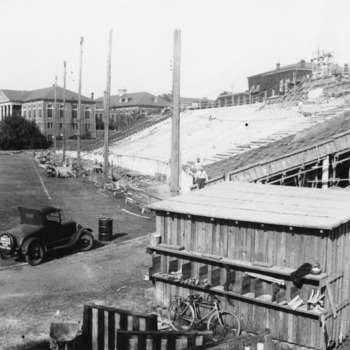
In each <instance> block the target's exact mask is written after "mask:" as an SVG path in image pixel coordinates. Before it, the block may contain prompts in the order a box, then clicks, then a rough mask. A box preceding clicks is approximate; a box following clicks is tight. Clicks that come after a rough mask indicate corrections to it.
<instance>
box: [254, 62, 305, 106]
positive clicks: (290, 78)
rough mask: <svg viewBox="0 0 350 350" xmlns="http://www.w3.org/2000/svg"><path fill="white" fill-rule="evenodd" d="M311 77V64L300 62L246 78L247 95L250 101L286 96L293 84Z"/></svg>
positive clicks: (278, 65)
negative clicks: (249, 96)
mask: <svg viewBox="0 0 350 350" xmlns="http://www.w3.org/2000/svg"><path fill="white" fill-rule="evenodd" d="M311 76H312V64H311V63H309V62H306V61H305V60H301V61H300V62H298V63H294V64H290V65H288V66H282V67H281V65H280V63H277V64H276V68H275V69H273V70H270V71H267V72H264V73H259V74H256V75H252V76H250V77H248V86H249V90H248V93H249V95H251V98H250V99H251V100H256V99H257V98H259V97H260V98H268V97H271V96H275V95H284V94H286V93H287V92H288V91H289V90H290V89H291V87H292V86H294V84H298V83H300V82H301V81H302V80H305V79H307V78H310V77H311Z"/></svg>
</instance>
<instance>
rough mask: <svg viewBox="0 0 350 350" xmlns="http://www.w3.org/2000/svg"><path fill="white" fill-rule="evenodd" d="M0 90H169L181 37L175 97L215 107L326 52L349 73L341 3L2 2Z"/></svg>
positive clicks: (349, 8)
mask: <svg viewBox="0 0 350 350" xmlns="http://www.w3.org/2000/svg"><path fill="white" fill-rule="evenodd" d="M0 6H1V16H0V31H1V34H2V35H1V41H0V42H1V50H0V89H12V90H35V89H40V88H45V87H49V86H51V85H53V84H54V83H55V77H56V76H57V83H58V85H59V86H63V76H64V68H63V62H64V61H66V62H67V76H66V77H67V78H66V87H67V89H69V90H73V91H76V92H78V89H79V61H80V38H81V37H83V38H84V41H83V55H82V94H83V95H85V96H88V97H90V96H91V93H92V92H93V93H94V96H95V98H97V97H101V96H103V92H104V91H105V90H106V89H107V60H108V40H109V34H110V32H112V49H111V67H112V68H111V95H116V94H118V90H119V89H126V90H127V92H129V93H134V92H143V91H147V92H149V93H151V94H154V95H160V94H163V93H170V92H171V90H172V74H173V73H172V60H173V54H174V31H175V30H176V29H179V30H180V31H181V63H180V67H181V73H180V94H181V96H182V97H193V98H201V97H207V98H209V99H215V98H217V96H218V95H219V94H220V93H221V92H223V91H234V92H242V91H245V90H247V89H248V81H247V77H248V76H251V75H254V74H258V73H262V72H265V71H269V70H272V69H275V67H276V63H280V64H281V66H283V65H288V64H293V63H296V62H299V61H300V60H302V59H305V60H306V61H308V62H310V60H311V58H312V57H313V55H314V53H315V52H316V51H317V50H318V48H319V49H320V50H325V51H327V52H332V53H333V54H334V61H335V62H336V63H337V64H338V65H340V66H343V65H344V63H350V40H349V39H350V24H349V21H348V18H349V13H350V1H348V0H293V1H291V0H288V1H287V0H244V1H242V0H98V1H96V0H60V1H57V0H55V1H53V0H30V1H29V0H1V1H0Z"/></svg>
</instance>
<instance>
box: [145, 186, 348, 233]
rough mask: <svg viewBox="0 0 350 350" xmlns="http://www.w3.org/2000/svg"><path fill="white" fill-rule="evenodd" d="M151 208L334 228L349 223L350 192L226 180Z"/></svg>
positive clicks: (215, 216)
mask: <svg viewBox="0 0 350 350" xmlns="http://www.w3.org/2000/svg"><path fill="white" fill-rule="evenodd" d="M149 208H150V209H153V210H159V211H168V212H174V213H181V214H189V215H198V216H204V217H210V218H216V219H227V220H237V221H244V222H253V223H264V224H273V225H283V226H292V227H305V228H315V229H332V228H335V227H338V226H339V225H341V224H343V223H346V222H348V221H350V212H349V209H348V208H350V193H349V191H346V190H336V191H335V190H331V189H328V190H322V189H314V188H301V187H288V186H273V185H263V184H255V183H246V182H234V181H226V182H221V183H219V184H216V185H213V186H209V187H206V188H204V189H201V190H198V191H194V192H191V193H187V194H184V195H180V196H176V197H172V198H169V199H166V200H164V201H160V202H155V203H152V204H151V205H149Z"/></svg>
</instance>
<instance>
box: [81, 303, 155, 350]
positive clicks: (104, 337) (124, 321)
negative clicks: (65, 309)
mask: <svg viewBox="0 0 350 350" xmlns="http://www.w3.org/2000/svg"><path fill="white" fill-rule="evenodd" d="M119 329H120V330H127V331H156V330H157V329H158V327H157V316H155V315H143V314H137V313H132V312H130V311H126V310H121V309H116V308H112V307H107V306H102V305H94V304H88V305H84V319H83V349H84V350H114V349H123V348H119V347H116V343H117V339H116V332H117V330H119Z"/></svg>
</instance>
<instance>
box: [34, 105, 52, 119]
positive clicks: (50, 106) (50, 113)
mask: <svg viewBox="0 0 350 350" xmlns="http://www.w3.org/2000/svg"><path fill="white" fill-rule="evenodd" d="M52 111H53V107H52V104H51V103H49V104H48V106H47V117H48V118H52ZM34 116H35V114H34Z"/></svg>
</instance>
